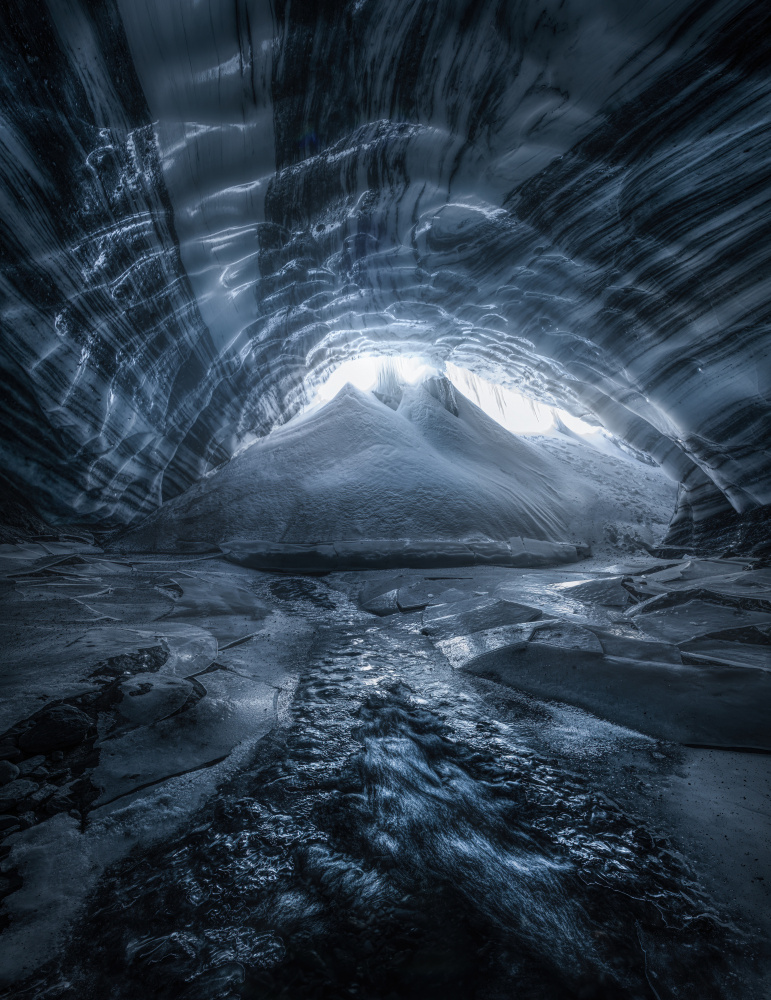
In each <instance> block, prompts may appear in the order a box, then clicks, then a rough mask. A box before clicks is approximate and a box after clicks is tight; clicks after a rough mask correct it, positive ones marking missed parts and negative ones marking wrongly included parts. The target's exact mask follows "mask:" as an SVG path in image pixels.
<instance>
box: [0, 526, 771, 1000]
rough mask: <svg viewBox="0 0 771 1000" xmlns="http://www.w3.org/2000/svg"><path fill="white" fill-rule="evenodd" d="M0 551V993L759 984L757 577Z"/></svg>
mask: <svg viewBox="0 0 771 1000" xmlns="http://www.w3.org/2000/svg"><path fill="white" fill-rule="evenodd" d="M0 555H1V556H2V572H3V594H2V596H3V607H4V613H3V616H2V623H3V624H2V636H3V657H2V659H3V671H2V677H1V678H0V685H1V687H0V695H1V697H0V711H2V722H1V723H0V725H1V726H2V730H3V733H4V735H2V736H0V756H1V757H2V758H3V760H4V761H5V763H4V764H3V765H2V767H3V768H4V770H3V771H2V775H3V781H4V784H3V785H2V787H0V798H2V816H1V817H0V825H1V826H2V830H1V831H0V836H2V847H1V848H0V851H1V852H2V871H3V874H2V882H1V883H0V885H2V894H3V902H2V906H1V907H0V919H2V926H3V933H2V936H0V969H2V975H3V980H4V983H5V986H6V992H5V994H4V995H5V996H8V997H14V998H16V997H19V998H22V997H24V998H32V997H34V998H38V997H41V996H46V997H51V998H53V997H67V998H70V997H72V998H74V997H76V996H77V997H79V998H80V997H94V998H96V997H99V998H102V997H105V996H111V997H116V998H118V997H127V998H128V997H135V996H137V995H138V994H139V993H142V994H143V995H150V996H153V997H159V998H165V997H168V998H171V997H174V998H177V997H185V998H188V997H189V998H194V997H207V998H208V997H231V998H235V997H262V996H265V997H274V996H275V997H278V996H286V997H325V998H326V997H329V998H332V997H335V998H338V997H340V996H361V997H373V998H374V997H383V998H395V997H413V996H414V997H421V998H424V997H429V998H433V997H437V998H438V997H458V998H461V997H463V998H466V997H470V996H478V997H503V996H509V995H511V992H512V990H513V991H515V993H516V995H517V996H518V997H522V998H533V1000H535V998H538V1000H550V998H554V1000H557V998H560V1000H562V998H566V997H567V998H571V997H572V998H578V997H598V998H599V997H628V998H632V997H634V998H637V997H640V998H643V997H651V998H659V1000H664V998H669V997H672V998H674V997H678V998H683V997H685V998H694V1000H695V998H697V997H698V998H699V1000H705V998H712V997H714V998H729V997H730V998H736V1000H761V998H763V997H765V996H766V995H767V993H766V992H765V990H766V989H767V985H768V978H767V975H768V955H767V953H766V952H765V951H764V944H763V942H764V941H767V939H768V936H769V932H770V931H771V925H769V921H768V912H769V900H768V882H767V880H768V878H769V874H770V873H769V870H768V868H769V864H768V861H769V857H768V846H767V843H768V820H769V814H770V811H771V810H770V806H769V783H768V762H769V756H768V753H769V751H771V741H770V740H769V734H768V726H767V719H768V713H769V707H771V676H770V675H769V668H770V667H771V662H770V660H771V658H770V657H769V655H768V651H769V648H770V647H769V639H770V636H771V570H769V569H767V568H763V567H762V566H759V565H756V564H752V563H749V562H747V561H741V560H728V559H724V560H688V559H684V560H680V561H676V562H675V561H673V562H668V563H667V562H661V561H657V560H651V559H649V558H647V559H643V558H641V557H630V559H629V561H627V562H625V563H623V564H617V565H609V564H601V563H599V562H598V561H596V560H595V561H586V562H584V563H580V564H576V565H574V566H571V567H568V568H562V569H551V570H549V569H543V570H517V569H512V568H502V567H474V568H468V569H461V570H438V571H432V572H418V571H416V570H405V571H401V572H393V571H391V572H386V571H377V572H366V573H358V572H357V573H353V572H351V573H342V574H337V575H328V576H325V577H307V576H302V575H295V576H287V575H280V574H274V573H262V572H256V571H253V570H248V569H245V568H243V567H239V566H235V565H232V564H230V563H227V562H225V561H223V560H222V559H220V558H211V557H201V556H199V557H181V556H175V557H161V556H155V557H153V556H149V557H148V556H144V557H138V556H137V557H131V558H130V559H127V558H122V559H118V558H116V557H114V556H107V555H105V554H103V553H101V552H100V551H99V550H98V549H97V548H95V547H93V546H90V545H88V544H86V543H83V544H80V543H77V542H72V543H63V542H58V543H50V542H41V543H34V544H30V545H27V546H6V547H4V548H3V551H2V553H1V554H0ZM713 748H720V749H713ZM17 769H18V770H17ZM764 982H765V985H764Z"/></svg>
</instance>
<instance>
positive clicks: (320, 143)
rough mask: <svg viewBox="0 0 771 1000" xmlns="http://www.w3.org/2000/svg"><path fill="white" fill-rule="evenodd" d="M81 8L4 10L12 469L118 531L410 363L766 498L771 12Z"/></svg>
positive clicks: (725, 492)
mask: <svg viewBox="0 0 771 1000" xmlns="http://www.w3.org/2000/svg"><path fill="white" fill-rule="evenodd" d="M33 7H34V9H33ZM92 7H93V5H87V4H85V2H84V0H50V2H49V5H48V8H49V11H50V13H49V14H46V12H45V10H44V9H40V8H39V7H38V6H37V5H32V4H30V3H29V2H28V0H23V2H22V0H20V2H19V3H17V4H15V5H14V10H13V12H12V13H11V12H8V11H6V10H4V11H3V12H2V14H0V17H2V18H3V24H2V28H3V31H2V38H1V39H0V43H1V44H2V46H3V56H2V58H3V73H4V83H5V90H4V92H3V93H4V97H3V109H2V110H3V115H4V118H5V123H6V126H7V127H6V129H5V130H4V131H3V132H2V138H0V143H1V144H2V150H1V154H0V155H2V161H1V163H2V169H3V172H4V195H3V198H4V202H3V216H4V219H5V220H6V222H7V226H8V228H7V230H4V232H3V241H4V243H5V242H7V252H8V258H7V263H6V264H5V265H4V268H3V273H2V283H3V290H4V292H5V301H4V303H3V313H2V318H3V325H4V330H3V334H4V336H3V349H2V356H3V358H7V359H9V360H8V362H7V364H9V365H10V366H12V367H11V371H12V374H13V379H14V383H13V386H12V388H11V389H10V391H9V393H8V394H7V402H6V406H7V408H8V410H9V415H8V416H7V418H6V421H5V422H6V424H7V426H8V429H6V430H5V433H4V439H3V440H4V442H7V451H8V453H9V455H12V456H13V458H14V461H13V463H12V464H11V471H12V475H13V477H14V480H15V481H17V482H18V481H21V482H22V483H24V482H27V483H35V484H36V485H38V484H40V483H41V481H43V480H45V482H46V483H48V485H49V492H50V493H51V494H55V495H56V496H57V497H59V498H60V501H62V502H63V504H64V506H65V507H69V508H74V509H76V510H78V511H80V512H86V513H96V514H100V515H105V516H106V515H111V516H113V517H116V518H118V519H120V520H124V521H125V520H128V519H130V518H131V517H132V516H133V515H134V514H135V513H136V512H137V511H139V510H147V509H148V508H149V507H151V506H152V505H153V504H155V503H157V501H158V500H159V499H160V497H161V496H162V495H164V496H167V497H170V496H173V495H175V494H176V493H178V492H179V491H180V489H182V488H183V487H184V486H185V485H186V484H188V483H189V482H191V481H192V480H194V479H195V478H196V477H197V476H199V475H200V474H201V472H202V471H204V470H205V469H207V468H209V467H211V465H212V464H216V463H218V462H220V461H222V460H224V459H225V458H226V457H227V456H228V455H229V454H231V452H232V450H233V448H234V447H236V446H237V443H238V441H239V439H241V438H243V437H244V436H245V435H249V434H252V433H256V434H262V433H265V432H266V431H267V430H268V429H269V428H270V427H271V426H273V425H274V424H275V423H277V422H282V421H284V420H285V419H287V418H288V417H289V416H291V415H292V414H293V413H294V412H296V410H297V408H298V407H299V406H300V405H301V403H302V402H303V401H304V399H305V395H306V390H307V388H308V387H312V386H313V385H314V384H316V383H318V382H319V381H320V380H321V379H323V378H324V377H325V375H326V374H328V373H329V372H330V371H331V370H332V369H333V368H334V367H336V366H337V365H338V364H339V363H341V362H343V361H345V360H348V359H350V358H352V357H355V356H357V355H359V354H363V353H378V354H382V353H388V352H404V353H408V354H411V355H425V356H426V357H427V358H428V359H429V360H430V361H432V362H433V363H434V364H436V365H437V366H438V367H439V368H440V369H441V365H442V363H443V362H444V361H445V360H452V362H453V363H455V364H458V365H461V366H463V367H466V368H470V369H472V370H474V371H476V372H477V373H479V374H480V375H483V376H484V377H486V378H489V379H491V380H493V381H496V382H499V383H502V384H505V385H509V386H516V387H520V388H524V389H525V391H527V392H529V393H531V394H532V395H534V396H536V397H538V398H542V399H545V400H547V401H550V402H554V403H558V404H559V405H561V406H564V407H566V408H567V409H569V410H572V411H573V412H575V413H577V414H580V415H587V414H591V415H594V418H595V419H596V420H598V421H599V422H601V423H602V424H604V425H605V426H606V427H607V428H608V429H609V430H611V431H612V432H614V433H615V434H617V435H618V436H619V437H621V438H624V439H625V440H626V441H628V442H629V443H630V444H631V445H633V446H634V447H635V448H637V449H640V450H644V451H646V452H648V453H650V454H651V455H652V456H653V457H654V458H655V459H656V460H657V461H658V462H660V463H661V464H662V465H663V466H664V467H665V469H666V470H667V471H668V472H670V474H672V475H673V477H675V478H676V479H677V480H678V481H680V482H681V483H682V489H681V493H680V501H679V518H680V520H681V522H683V523H687V522H688V521H689V520H690V518H691V516H692V515H693V516H695V517H696V519H697V520H698V519H701V518H703V517H707V516H710V515H712V514H719V513H720V512H721V511H726V510H730V508H729V503H730V505H731V506H732V507H733V508H734V509H736V510H738V511H742V512H743V511H749V510H751V509H752V508H755V507H758V506H760V505H763V504H768V503H770V502H771V474H770V473H771V457H770V456H769V452H768V446H767V442H768V441H769V440H771V417H770V416H769V396H770V395H771V390H770V383H771V350H770V349H769V319H770V318H771V295H770V294H769V290H768V289H769V285H768V274H769V273H771V259H770V258H771V247H770V246H769V240H768V237H767V233H768V230H769V224H770V222H771V220H770V218H769V215H770V214H771V213H769V205H770V203H771V194H769V186H768V166H769V159H771V127H769V126H770V125H771V122H769V119H770V118H771V110H770V109H771V77H770V76H769V73H768V66H769V64H771V15H770V14H769V11H768V8H767V5H764V4H759V3H757V2H755V0H714V2H701V3H694V2H692V0H676V2H669V0H667V2H665V0H634V2H632V0H625V2H619V0H612V2H611V0H568V2H564V0H563V2H557V0H525V2H521V3H501V2H499V0H466V2H462V0H394V2H391V0H355V2H353V0H350V2H348V3H345V2H343V0H312V2H311V0H292V2H291V3H289V2H288V0H276V2H275V3H273V4H271V3H269V2H268V0H232V2H227V3H226V2H224V0H198V2H196V3H193V2H192V0H181V2H179V3H173V4H172V3H169V2H168V0H117V2H116V0H109V2H105V3H103V4H101V5H100V6H99V8H98V13H95V12H94V11H95V10H96V8H94V9H92ZM86 9H88V10H89V13H88V14H86V13H85V10H86ZM304 379H305V380H306V381H305V383H303V380H304ZM41 411H42V412H41ZM34 435H36V437H35V439H34V441H31V439H32V438H33V436H34ZM7 464H8V463H6V465H7ZM62 481H66V483H67V489H66V490H65V489H64V488H63V487H62V485H61V482H62Z"/></svg>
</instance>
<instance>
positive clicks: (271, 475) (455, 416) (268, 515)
mask: <svg viewBox="0 0 771 1000" xmlns="http://www.w3.org/2000/svg"><path fill="white" fill-rule="evenodd" d="M447 387H448V383H446V382H444V381H443V380H439V379H432V380H429V381H427V382H424V383H422V384H421V385H418V386H412V387H407V388H406V389H405V390H404V394H403V396H402V399H401V402H400V403H399V405H398V409H396V410H393V409H391V408H390V407H389V406H387V405H385V404H384V403H382V402H381V401H380V400H379V399H378V398H377V397H376V396H375V395H374V394H372V393H364V392H361V391H359V390H358V389H356V388H354V387H353V386H351V385H346V386H345V387H344V388H343V389H342V390H341V391H340V392H339V393H338V395H337V396H336V397H335V398H334V399H333V400H332V401H331V402H329V403H327V404H326V405H325V406H323V407H321V408H319V409H315V410H313V411H310V412H308V413H306V414H304V415H303V416H301V417H298V418H297V419H295V420H293V421H290V422H289V423H288V424H286V425H285V426H283V427H281V428H279V429H277V430H276V431H274V432H273V433H272V434H270V435H269V436H268V437H267V438H265V439H263V440H262V441H260V442H258V443H257V444H255V445H254V446H253V447H251V448H250V449H248V450H247V451H245V452H243V453H242V454H241V455H239V456H237V457H236V458H235V459H233V460H232V461H231V462H229V463H228V464H227V465H225V466H224V467H223V468H222V469H220V470H219V471H217V472H216V473H214V474H213V475H212V476H210V477H208V478H206V479H204V480H202V481H201V482H200V483H198V484H196V485H195V486H194V487H192V488H191V489H190V490H188V491H187V492H186V493H185V494H183V495H182V496H180V497H177V498H175V499H174V500H172V501H171V502H169V503H167V504H165V505H164V506H163V507H162V508H161V509H160V510H158V511H157V512H155V513H153V514H151V515H150V516H149V517H148V518H147V519H146V520H145V521H144V522H142V523H141V524H140V525H138V526H137V527H136V528H134V529H131V530H129V531H128V532H127V533H125V534H124V535H123V536H122V537H121V538H120V539H119V540H118V542H116V545H117V547H118V548H120V549H121V550H123V551H133V552H136V551H157V552H169V551H180V550H183V551H190V550H196V549H197V550H199V551H200V550H202V549H204V548H206V547H213V546H216V545H222V544H225V543H228V542H231V541H233V540H235V539H241V540H243V539H247V540H249V541H251V542H254V541H261V542H270V543H282V544H287V543H289V544H294V545H308V544H316V543H320V542H321V543H324V542H339V541H343V540H352V541H354V540H370V541H371V545H370V546H369V547H370V548H373V547H374V548H375V549H377V547H378V542H379V541H380V542H382V541H383V540H389V539H390V540H393V539H419V540H443V541H445V542H452V541H457V540H469V539H476V540H479V541H481V540H483V539H492V540H499V541H506V540H508V539H510V538H511V537H513V536H515V537H516V536H519V537H523V538H526V539H538V540H544V541H549V542H570V543H579V544H593V543H597V542H601V541H602V540H603V538H604V537H605V536H604V531H605V525H606V523H607V524H610V523H612V524H613V525H615V529H616V531H617V532H618V534H619V535H621V536H623V535H624V534H625V533H627V534H633V535H637V537H638V538H642V539H643V540H644V541H646V542H651V543H652V542H655V541H657V540H658V537H660V535H661V534H662V533H663V531H664V530H665V527H666V523H667V521H668V519H669V516H670V514H671V510H672V504H673V500H674V492H675V487H674V485H673V484H672V483H671V482H670V481H669V480H667V479H666V477H665V476H664V475H663V473H661V471H660V470H659V469H657V468H654V467H651V466H648V465H643V464H641V463H639V462H636V461H634V460H627V459H625V458H621V457H620V458H617V459H616V458H613V457H611V456H603V455H599V454H597V452H596V451H594V450H593V449H591V448H590V447H589V446H585V445H582V444H580V443H578V442H573V441H568V440H567V439H566V440H565V442H564V444H563V443H562V442H560V443H559V445H557V444H555V443H554V442H551V441H549V440H546V439H533V440H531V441H526V440H524V439H522V438H519V437H515V436H514V435H513V434H510V433H509V432H508V431H506V430H505V429H504V428H502V427H501V426H500V425H499V424H497V423H496V422H495V421H493V420H492V419H490V418H489V417H488V416H487V415H486V414H485V413H483V412H482V410H480V409H479V408H478V407H477V406H475V405H474V404H473V403H471V402H470V401H469V400H468V399H466V398H465V397H463V396H462V395H461V394H460V393H457V392H454V391H453V390H451V389H450V390H449V393H447V392H444V391H443V390H445V389H446V388H447ZM448 407H449V408H448ZM598 476H599V478H597V477H598ZM365 547H366V546H365Z"/></svg>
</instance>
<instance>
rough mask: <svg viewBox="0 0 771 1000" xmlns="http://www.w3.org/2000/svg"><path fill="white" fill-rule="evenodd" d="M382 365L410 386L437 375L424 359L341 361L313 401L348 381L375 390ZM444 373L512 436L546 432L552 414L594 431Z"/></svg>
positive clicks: (474, 379) (478, 381)
mask: <svg viewBox="0 0 771 1000" xmlns="http://www.w3.org/2000/svg"><path fill="white" fill-rule="evenodd" d="M385 365H389V366H391V367H393V368H395V369H396V370H397V372H398V374H399V376H400V377H401V378H402V379H403V380H404V381H405V382H409V383H414V382H418V381H419V380H420V379H423V378H426V377H427V376H429V375H431V374H433V373H435V372H436V369H435V368H434V366H433V365H431V364H429V363H428V362H427V361H426V360H425V358H419V357H392V356H386V355H372V356H370V357H364V358H354V359H352V360H351V361H345V362H343V364H341V365H340V367H339V368H336V369H335V370H334V372H332V374H331V375H330V377H329V378H328V379H327V381H326V382H324V383H323V385H320V386H319V387H318V389H317V390H316V400H317V401H318V402H323V403H326V402H327V401H328V400H330V399H333V398H334V396H336V395H337V393H338V392H339V391H340V390H341V389H342V388H343V386H344V385H345V384H346V382H350V383H351V384H352V385H355V386H356V388H357V389H361V390H362V391H367V390H371V389H374V388H375V386H376V385H377V381H378V373H379V372H380V370H381V368H383V367H384V366H385ZM445 374H446V375H447V378H448V379H449V380H450V381H451V382H452V384H453V385H454V386H455V387H456V388H457V389H459V390H460V391H461V392H462V393H463V395H464V396H467V397H468V398H469V399H470V400H471V401H472V402H473V403H476V404H477V406H478V407H479V408H480V409H481V410H484V412H485V413H486V414H487V415H488V416H489V417H492V419H493V420H495V421H497V422H498V423H499V424H501V426H503V427H505V428H506V429H507V430H509V431H511V432H512V433H513V434H545V433H548V432H549V431H550V430H551V429H552V428H553V427H554V417H555V414H556V415H559V417H560V419H561V420H562V422H563V423H564V424H565V425H566V426H567V427H569V428H570V429H571V430H572V431H574V432H575V433H576V434H592V433H595V432H596V428H594V427H592V426H591V425H590V424H587V423H586V422H585V421H583V420H579V418H578V417H574V416H571V414H569V413H567V412H566V411H565V410H558V409H553V408H552V407H550V406H544V405H543V404H541V403H537V402H536V401H535V400H533V399H530V398H529V397H528V396H523V395H522V394H521V393H519V392H515V391H514V390H513V389H506V388H504V387H503V386H501V385H495V384H494V383H493V382H488V381H487V379H484V378H481V377H480V376H479V375H475V374H474V373H473V372H470V371H468V369H466V368H459V367H458V366H457V365H453V364H451V363H450V362H449V361H448V362H447V364H446V365H445Z"/></svg>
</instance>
